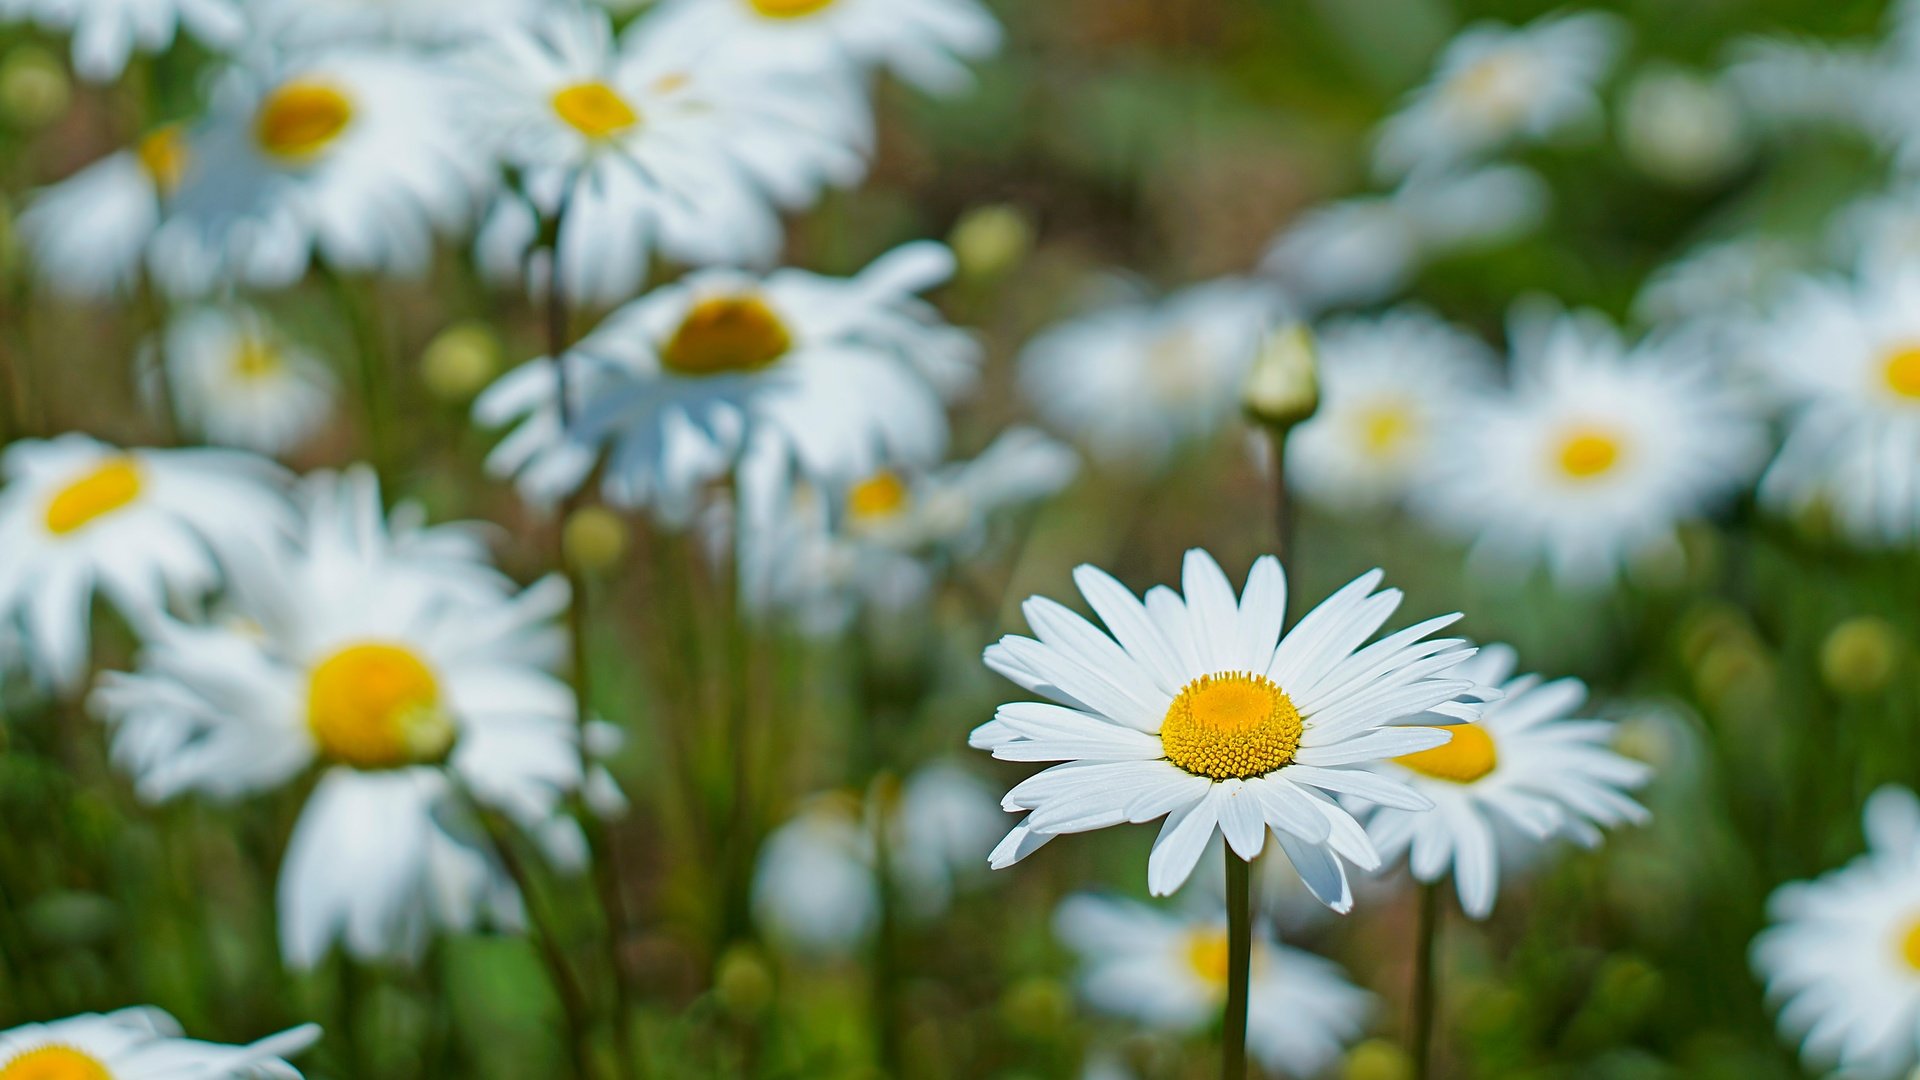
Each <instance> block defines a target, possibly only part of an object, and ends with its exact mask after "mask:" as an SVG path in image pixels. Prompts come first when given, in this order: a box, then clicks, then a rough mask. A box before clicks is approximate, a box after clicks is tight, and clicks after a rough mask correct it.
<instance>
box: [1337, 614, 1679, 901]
mask: <svg viewBox="0 0 1920 1080" xmlns="http://www.w3.org/2000/svg"><path fill="white" fill-rule="evenodd" d="M1515 663H1516V658H1515V655H1514V652H1513V650H1512V649H1510V648H1507V647H1506V646H1504V645H1494V646H1489V647H1487V648H1485V649H1482V650H1481V651H1480V654H1479V655H1478V656H1475V657H1474V658H1473V659H1472V660H1469V661H1467V662H1466V663H1464V664H1461V665H1460V666H1459V667H1458V668H1455V669H1454V672H1453V674H1454V675H1456V676H1458V677H1460V678H1463V679H1471V680H1473V681H1474V682H1476V683H1478V684H1480V685H1482V686H1486V687H1492V688H1495V689H1497V690H1499V691H1501V693H1502V695H1503V696H1501V697H1499V698H1498V699H1497V700H1495V701H1494V702H1493V703H1492V704H1489V705H1486V706H1485V707H1484V711H1483V712H1482V713H1481V716H1480V719H1479V720H1477V721H1473V722H1471V723H1465V724H1459V725H1455V726H1454V727H1452V728H1450V729H1449V730H1450V731H1451V732H1452V733H1453V741H1452V742H1449V743H1447V744H1446V745H1445V746H1437V747H1435V748H1433V749H1431V750H1422V751H1420V752H1419V753H1415V754H1409V755H1406V756H1404V757H1399V758H1395V759H1393V760H1392V761H1389V762H1386V763H1383V764H1380V765H1377V766H1375V768H1376V769H1377V770H1378V771H1379V772H1380V773H1381V774H1382V775H1385V776H1390V777H1393V778H1394V779H1396V780H1399V781H1401V782H1403V783H1405V784H1407V785H1409V786H1410V787H1412V788H1414V789H1415V790H1417V791H1419V792H1420V793H1421V794H1423V795H1425V796H1426V797H1427V798H1429V799H1431V800H1433V807H1434V808H1433V809H1432V810H1430V811H1426V812H1424V813H1408V812H1406V811H1404V810H1396V809H1392V808H1388V807H1381V808H1377V809H1375V810H1373V811H1372V813H1371V815H1370V816H1369V817H1368V818H1367V835H1368V836H1370V837H1372V838H1373V842H1374V845H1375V846H1376V847H1378V848H1379V850H1380V855H1381V857H1382V858H1384V859H1386V860H1388V861H1389V862H1391V861H1394V860H1397V859H1399V858H1400V857H1401V856H1403V855H1407V854H1409V853H1411V862H1412V869H1413V876H1414V877H1415V878H1416V879H1418V880H1420V881H1423V882H1429V883H1431V882H1436V881H1439V880H1441V879H1442V878H1444V877H1445V876H1446V874H1447V872H1448V871H1449V870H1451V871H1452V873H1453V881H1454V888H1455V889H1456V890H1457V891H1458V892H1459V894H1460V907H1461V909H1462V910H1464V911H1465V912H1466V913H1467V914H1468V915H1469V916H1471V917H1473V918H1476V919H1484V918H1486V917H1487V916H1488V915H1490V914H1492V913H1493V902H1494V898H1495V896H1496V895H1497V893H1498V890H1499V885H1500V865H1499V852H1500V851H1501V849H1502V847H1503V846H1506V845H1510V844H1512V843H1514V842H1515V841H1516V840H1517V841H1518V842H1520V843H1523V844H1526V845H1528V846H1538V845H1541V844H1545V843H1546V842H1548V841H1549V840H1552V839H1553V838H1555V837H1562V836H1564V837H1567V838H1570V839H1572V840H1573V841H1575V842H1576V843H1579V844H1581V845H1583V846H1587V847H1593V846H1595V845H1597V844H1599V842H1600V836H1601V834H1600V830H1601V829H1602V828H1603V827H1611V826H1617V825H1622V824H1626V823H1633V824H1642V823H1644V822H1645V821H1646V820H1647V812H1646V809H1645V808H1644V807H1642V806H1641V805H1640V804H1639V803H1637V802H1635V801H1634V800H1633V798H1632V797H1631V796H1629V795H1628V794H1627V792H1628V791H1631V790H1633V789H1634V788H1637V787H1640V786H1641V785H1643V784H1645V783H1646V782H1647V780H1648V779H1649V778H1650V777H1651V775H1652V770H1651V769H1649V768H1648V767H1647V766H1646V765H1644V764H1642V763H1640V762H1637V761H1633V760H1631V759H1628V758H1626V757H1623V756H1621V755H1620V754H1617V753H1615V752H1614V751H1613V750H1611V749H1609V747H1608V743H1610V742H1611V741H1612V739H1613V736H1614V725H1613V724H1610V723H1606V722H1604V721H1600V720H1575V719H1571V717H1572V715H1573V713H1574V711H1575V710H1577V709H1578V708H1579V707H1580V703H1581V701H1582V700H1584V699H1585V697H1586V687H1585V686H1583V685H1581V683H1580V681H1579V680H1578V679H1560V680H1557V681H1554V682H1543V681H1542V680H1541V678H1540V677H1539V676H1537V675H1521V676H1515V675H1514V667H1515Z"/></svg>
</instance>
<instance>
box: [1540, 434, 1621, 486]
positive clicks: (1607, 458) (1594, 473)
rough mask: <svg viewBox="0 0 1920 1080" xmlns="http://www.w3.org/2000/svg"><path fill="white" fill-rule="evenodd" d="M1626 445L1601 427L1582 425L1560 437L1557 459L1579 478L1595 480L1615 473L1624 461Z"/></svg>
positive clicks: (1569, 473)
mask: <svg viewBox="0 0 1920 1080" xmlns="http://www.w3.org/2000/svg"><path fill="white" fill-rule="evenodd" d="M1624 449H1625V448H1624V447H1622V446H1621V444H1620V440H1619V439H1618V438H1616V437H1615V436H1613V435H1612V434H1610V433H1608V432H1605V431H1601V430H1599V429H1597V428H1582V429H1579V430H1577V431H1573V432H1570V433H1569V434H1567V435H1566V436H1565V437H1564V438H1562V439H1561V440H1560V445H1559V450H1558V453H1557V455H1556V460H1557V462H1558V463H1559V465H1560V471H1561V472H1563V473H1565V474H1566V475H1567V476H1570V477H1572V478H1573V479H1575V480H1592V479H1594V478H1595V477H1598V476H1604V475H1605V474H1607V473H1609V472H1612V471H1613V467H1614V466H1615V465H1618V464H1619V463H1620V457H1621V453H1622V451H1623V450H1624Z"/></svg>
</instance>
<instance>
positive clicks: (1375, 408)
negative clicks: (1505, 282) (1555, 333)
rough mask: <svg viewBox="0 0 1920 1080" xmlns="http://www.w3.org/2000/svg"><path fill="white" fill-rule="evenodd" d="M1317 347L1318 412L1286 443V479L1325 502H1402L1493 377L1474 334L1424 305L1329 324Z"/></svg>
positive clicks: (1488, 356)
mask: <svg viewBox="0 0 1920 1080" xmlns="http://www.w3.org/2000/svg"><path fill="white" fill-rule="evenodd" d="M1317 345H1318V350H1319V358H1320V368H1319V373H1320V410H1319V411H1318V412H1317V413H1315V414H1314V416H1313V418H1312V419H1310V420H1308V421H1306V422H1305V423H1303V424H1301V425H1300V426H1299V427H1297V428H1295V429H1294V432H1293V436H1292V438H1291V439H1290V440H1289V441H1288V443H1287V477H1288V479H1289V480H1290V481H1291V482H1292V483H1293V485H1294V487H1295V488H1296V490H1298V491H1299V492H1300V493H1301V494H1302V495H1304V496H1306V497H1307V498H1309V499H1311V500H1313V501H1316V502H1319V503H1321V504H1323V505H1326V506H1334V507H1340V508H1343V509H1349V510H1351V509H1359V508H1364V507H1369V506H1379V505H1382V504H1386V503H1392V502H1396V501H1398V500H1399V499H1400V498H1401V497H1402V496H1404V495H1405V494H1406V493H1407V491H1408V490H1409V487H1410V485H1411V484H1412V483H1413V482H1414V481H1415V479H1416V477H1418V476H1419V475H1420V473H1421V471H1422V469H1423V468H1424V466H1425V464H1426V462H1427V461H1428V460H1429V459H1430V458H1431V456H1432V455H1433V453H1434V451H1435V447H1436V444H1437V441H1438V440H1439V439H1440V438H1441V436H1442V433H1443V432H1444V431H1445V430H1446V428H1447V426H1448V424H1449V423H1450V422H1451V420H1452V414H1453V412H1454V410H1455V409H1456V408H1457V407H1458V404H1459V402H1460V401H1461V400H1462V398H1463V397H1464V396H1466V395H1468V394H1470V393H1471V392H1472V391H1474V390H1476V389H1480V388H1482V387H1484V386H1486V385H1487V384H1489V383H1491V382H1492V379H1493V358H1492V355H1491V353H1490V352H1489V350H1488V349H1487V347H1486V346H1485V345H1484V344H1482V343H1481V342H1480V340H1479V339H1478V338H1476V337H1474V336H1472V335H1471V334H1468V333H1466V332H1465V331H1462V330H1459V329H1457V328H1455V327H1453V326H1450V325H1448V324H1447V323H1446V322H1444V321H1443V320H1441V319H1439V318H1437V317H1435V316H1434V315H1432V314H1430V313H1428V312H1426V311H1424V310H1421V309H1418V308H1402V309H1399V310H1396V311H1391V312H1388V313H1387V314H1385V315H1381V316H1378V317H1374V318H1353V319H1345V320H1340V321H1336V322H1333V323H1329V324H1328V325H1326V326H1324V327H1322V328H1321V330H1320V331H1319V333H1318V335H1317Z"/></svg>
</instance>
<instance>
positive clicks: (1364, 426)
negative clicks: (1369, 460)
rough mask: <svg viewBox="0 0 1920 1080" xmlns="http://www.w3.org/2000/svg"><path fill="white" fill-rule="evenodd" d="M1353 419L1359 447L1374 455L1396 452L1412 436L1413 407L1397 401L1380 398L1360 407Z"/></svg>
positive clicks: (1390, 454) (1379, 456)
mask: <svg viewBox="0 0 1920 1080" xmlns="http://www.w3.org/2000/svg"><path fill="white" fill-rule="evenodd" d="M1355 421H1356V427H1357V428H1358V430H1359V433H1360V445H1361V447H1362V448H1363V449H1365V450H1366V452H1367V454H1368V455H1370V456H1372V457H1376V458H1384V457H1390V456H1392V455H1393V454H1395V453H1398V452H1399V451H1400V450H1401V449H1402V448H1403V447H1405V446H1406V444H1407V441H1408V440H1409V439H1411V438H1412V437H1413V432H1414V428H1415V426H1416V425H1415V422H1414V419H1413V410H1411V409H1409V408H1407V407H1406V405H1405V404H1404V403H1401V402H1397V401H1396V402H1381V403H1380V404H1377V405H1373V406H1371V407H1369V408H1366V409H1363V410H1361V412H1360V414H1359V415H1358V416H1357V417H1356V418H1355Z"/></svg>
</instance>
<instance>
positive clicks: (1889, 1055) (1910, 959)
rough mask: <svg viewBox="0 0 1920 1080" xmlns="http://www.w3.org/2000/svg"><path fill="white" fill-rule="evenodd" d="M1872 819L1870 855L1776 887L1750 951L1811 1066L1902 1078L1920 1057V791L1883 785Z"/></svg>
mask: <svg viewBox="0 0 1920 1080" xmlns="http://www.w3.org/2000/svg"><path fill="white" fill-rule="evenodd" d="M1864 818H1865V825H1866V838H1867V852H1866V854H1864V855H1861V856H1859V857H1857V858H1855V859H1854V860H1853V861H1852V862H1850V863H1848V864H1847V865H1846V866H1843V867H1841V868H1840V869H1838V870H1834V871H1831V872H1829V873H1826V874H1823V875H1821V876H1820V877H1818V878H1815V879H1814V880H1812V881H1796V882H1792V883H1790V884H1787V885H1782V886H1780V888H1779V889H1777V890H1775V891H1774V894H1773V896H1772V898H1771V899H1769V900H1768V902H1767V913H1768V916H1769V917H1770V919H1771V920H1772V925H1771V926H1770V927H1768V928H1767V929H1766V930H1764V931H1762V932H1761V934H1760V935H1759V936H1758V937H1756V938H1755V939H1754V941H1753V948H1752V952H1751V956H1752V960H1753V967H1754V970H1755V971H1756V972H1758V973H1759V975H1760V977H1761V978H1762V979H1764V980H1766V984H1767V997H1768V998H1769V999H1770V1000H1771V1001H1772V1002H1773V1003H1774V1004H1775V1005H1777V1006H1778V1007H1779V1009H1780V1018H1779V1020H1780V1030H1781V1032H1782V1033H1783V1034H1785V1035H1786V1036H1788V1037H1789V1038H1791V1039H1794V1040H1796V1041H1798V1042H1799V1043H1800V1049H1801V1052H1802V1054H1804V1055H1805V1057H1806V1060H1807V1062H1808V1064H1809V1065H1811V1066H1813V1067H1815V1068H1819V1069H1836V1070H1837V1073H1836V1075H1840V1076H1846V1077H1856V1078H1859V1080H1896V1078H1899V1077H1905V1076H1908V1075H1909V1074H1911V1072H1912V1071H1913V1069H1914V1067H1915V1066H1916V1065H1920V1038H1916V1036H1915V1034H1914V1024H1915V1019H1916V1017H1920V903H1916V901H1915V897H1916V896H1920V800H1916V799H1915V798H1914V795H1913V792H1911V791H1909V790H1907V789H1906V788H1900V787H1884V788H1881V789H1880V790H1878V791H1876V792H1874V793H1873V796H1872V797H1871V798H1869V799H1868V800H1867V806H1866V812H1865V815H1864Z"/></svg>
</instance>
